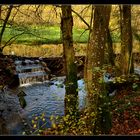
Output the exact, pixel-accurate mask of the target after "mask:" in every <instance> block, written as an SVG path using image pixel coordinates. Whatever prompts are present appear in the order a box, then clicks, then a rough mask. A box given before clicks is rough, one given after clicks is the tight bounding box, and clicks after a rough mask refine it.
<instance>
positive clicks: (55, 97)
mask: <svg viewBox="0 0 140 140" xmlns="http://www.w3.org/2000/svg"><path fill="white" fill-rule="evenodd" d="M64 79H65V77H56V78H55V79H54V80H51V81H45V82H38V83H36V84H24V85H22V86H20V87H19V88H18V89H16V90H11V91H10V90H9V91H7V92H8V93H7V97H6V100H7V106H9V107H10V109H9V108H7V111H4V112H3V116H6V117H5V120H6V122H5V123H6V127H7V129H8V133H9V134H10V135H21V134H22V132H23V131H24V128H25V127H24V125H23V123H22V119H24V120H26V122H27V123H30V122H31V120H32V118H33V117H32V116H33V115H35V116H38V115H41V114H42V113H44V114H45V119H46V122H47V124H46V126H47V127H50V126H51V123H50V119H49V118H50V116H51V115H54V116H57V115H59V116H63V115H64V96H65V85H64ZM78 85H79V93H78V95H79V109H82V108H83V107H84V105H85V96H86V93H85V90H84V81H83V80H78ZM21 90H23V91H24V92H25V93H26V96H25V100H26V102H27V106H26V107H25V108H24V109H22V108H21V107H20V105H19V101H18V97H17V96H16V94H17V92H18V91H21ZM8 110H10V111H8Z"/></svg>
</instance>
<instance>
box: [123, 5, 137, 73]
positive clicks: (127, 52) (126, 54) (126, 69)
mask: <svg viewBox="0 0 140 140" xmlns="http://www.w3.org/2000/svg"><path fill="white" fill-rule="evenodd" d="M120 12H121V17H122V19H121V58H122V59H121V60H122V63H121V70H122V74H124V75H127V74H130V73H133V72H134V64H133V53H132V29H131V5H123V6H122V7H121V11H120Z"/></svg>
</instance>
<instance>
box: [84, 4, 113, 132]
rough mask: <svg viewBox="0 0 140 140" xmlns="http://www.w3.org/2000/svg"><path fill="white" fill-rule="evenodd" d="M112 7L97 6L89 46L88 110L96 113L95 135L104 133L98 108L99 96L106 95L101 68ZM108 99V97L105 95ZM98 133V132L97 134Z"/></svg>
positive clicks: (100, 100)
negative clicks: (100, 81)
mask: <svg viewBox="0 0 140 140" xmlns="http://www.w3.org/2000/svg"><path fill="white" fill-rule="evenodd" d="M110 12H111V6H95V11H94V21H93V30H92V32H91V36H90V42H89V45H88V48H87V50H88V54H87V57H88V59H87V60H88V61H87V64H86V65H87V75H86V76H87V81H86V84H87V91H88V108H89V110H90V111H92V112H94V113H95V124H94V126H93V129H94V130H95V131H94V133H100V132H101V131H103V129H102V128H103V127H102V125H103V122H102V114H103V112H102V114H100V113H99V112H100V111H99V109H98V107H99V106H100V105H101V104H103V100H102V99H100V97H99V95H102V94H103V93H104V94H105V91H104V90H105V88H104V86H103V84H101V83H99V77H101V73H100V71H98V70H100V68H101V67H102V66H103V64H104V49H105V43H106V35H107V34H106V32H107V29H108V25H109V19H110ZM104 96H105V97H106V95H104ZM97 131H98V132H97Z"/></svg>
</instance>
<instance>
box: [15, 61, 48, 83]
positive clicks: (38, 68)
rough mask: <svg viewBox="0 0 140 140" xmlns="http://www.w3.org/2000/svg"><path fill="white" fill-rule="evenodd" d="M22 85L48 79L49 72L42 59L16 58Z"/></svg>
mask: <svg viewBox="0 0 140 140" xmlns="http://www.w3.org/2000/svg"><path fill="white" fill-rule="evenodd" d="M15 67H16V74H17V75H18V78H19V83H20V86H21V85H23V84H27V83H36V82H43V81H45V80H48V73H47V72H46V71H45V67H44V66H43V65H42V61H40V60H28V59H26V60H15Z"/></svg>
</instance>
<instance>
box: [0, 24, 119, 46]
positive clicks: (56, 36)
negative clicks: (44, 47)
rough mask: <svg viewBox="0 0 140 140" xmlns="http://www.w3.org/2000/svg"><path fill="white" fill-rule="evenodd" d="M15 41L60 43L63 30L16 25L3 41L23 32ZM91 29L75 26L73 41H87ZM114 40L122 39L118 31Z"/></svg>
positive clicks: (34, 43) (36, 43)
mask: <svg viewBox="0 0 140 140" xmlns="http://www.w3.org/2000/svg"><path fill="white" fill-rule="evenodd" d="M23 31H25V33H24V34H22V35H20V36H18V37H17V39H16V40H15V41H14V43H15V44H27V45H41V44H60V43H62V40H61V30H60V27H59V26H41V25H38V26H33V25H31V26H29V25H28V26H15V27H12V28H6V30H5V32H4V36H3V40H2V41H3V43H4V42H6V41H7V40H9V39H10V38H11V37H13V36H15V35H17V34H21V33H22V32H23ZM88 36H89V31H88V30H86V31H85V29H83V28H80V29H77V28H73V41H74V42H76V43H87V41H88ZM112 39H113V42H118V41H120V35H119V34H117V33H114V34H112Z"/></svg>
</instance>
